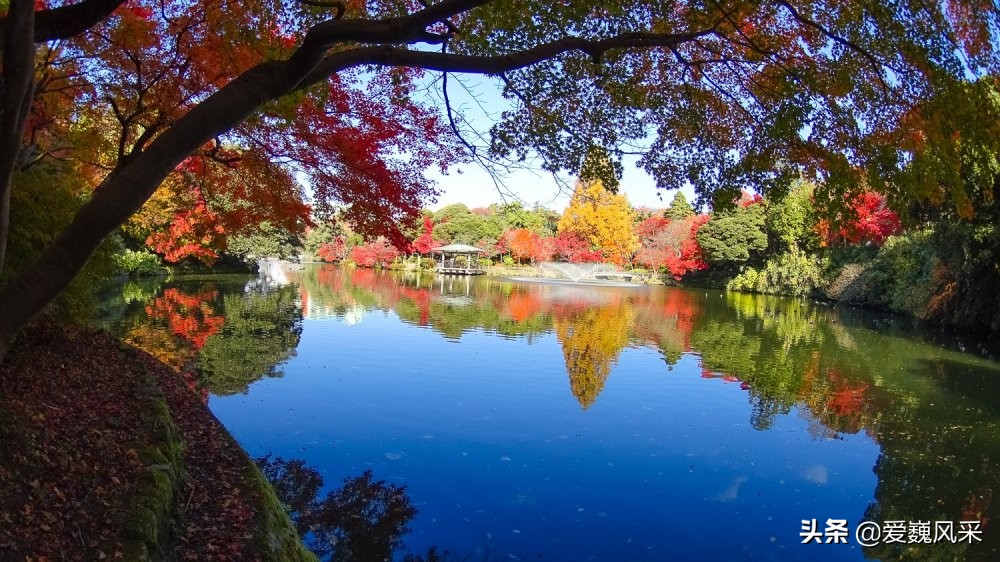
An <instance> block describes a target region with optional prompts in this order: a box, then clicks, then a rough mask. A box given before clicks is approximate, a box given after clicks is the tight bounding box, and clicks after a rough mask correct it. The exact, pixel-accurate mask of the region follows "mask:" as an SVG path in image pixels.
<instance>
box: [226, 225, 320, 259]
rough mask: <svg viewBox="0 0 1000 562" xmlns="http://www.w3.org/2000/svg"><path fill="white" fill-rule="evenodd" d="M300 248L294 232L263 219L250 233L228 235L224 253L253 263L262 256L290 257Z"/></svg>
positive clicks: (300, 244)
mask: <svg viewBox="0 0 1000 562" xmlns="http://www.w3.org/2000/svg"><path fill="white" fill-rule="evenodd" d="M300 249H302V242H300V241H299V237H298V235H297V234H296V233H294V232H291V231H289V230H288V229H287V228H283V227H281V226H277V225H273V224H271V223H270V222H267V221H264V222H262V223H260V225H259V226H258V227H257V228H256V229H255V230H254V231H253V232H252V233H249V234H237V235H235V236H230V237H229V241H228V242H227V248H226V251H225V252H224V255H230V256H234V257H236V258H238V259H240V260H241V261H244V262H246V263H254V262H256V261H257V260H259V259H262V258H280V259H292V258H294V257H296V256H298V254H299V250H300Z"/></svg>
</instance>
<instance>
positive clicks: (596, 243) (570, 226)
mask: <svg viewBox="0 0 1000 562" xmlns="http://www.w3.org/2000/svg"><path fill="white" fill-rule="evenodd" d="M564 230H568V231H570V232H575V233H577V234H579V235H580V236H581V237H583V238H584V239H585V240H587V241H588V242H590V245H591V246H592V247H593V248H596V249H599V250H600V251H601V252H602V253H603V254H604V257H605V259H607V260H608V261H611V262H613V263H617V264H619V265H621V264H624V263H626V262H627V261H629V259H631V257H632V254H634V253H635V251H636V250H638V249H639V239H638V237H636V235H635V233H634V232H633V231H632V205H630V204H629V202H628V198H627V197H625V196H624V195H619V194H616V193H611V192H610V191H608V190H607V189H605V188H604V184H603V183H602V182H601V180H599V179H592V180H589V181H584V180H582V179H581V180H579V181H577V182H576V187H575V188H574V190H573V197H572V198H571V199H570V202H569V206H568V207H566V212H564V213H563V216H562V218H561V219H559V232H562V231H564Z"/></svg>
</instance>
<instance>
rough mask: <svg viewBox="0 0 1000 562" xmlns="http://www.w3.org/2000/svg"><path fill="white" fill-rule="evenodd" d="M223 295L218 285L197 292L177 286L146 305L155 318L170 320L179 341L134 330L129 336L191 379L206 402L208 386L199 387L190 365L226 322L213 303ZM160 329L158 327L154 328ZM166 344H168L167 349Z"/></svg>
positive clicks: (188, 384)
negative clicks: (183, 289) (188, 366)
mask: <svg viewBox="0 0 1000 562" xmlns="http://www.w3.org/2000/svg"><path fill="white" fill-rule="evenodd" d="M218 296H219V292H218V291H216V290H215V289H203V290H199V291H198V292H196V293H194V294H188V293H185V292H183V291H181V290H180V289H177V288H170V289H167V290H165V291H163V295H162V296H160V297H157V298H155V299H153V301H152V302H151V303H149V304H148V305H146V307H145V311H146V316H148V317H149V318H150V319H153V320H160V321H163V322H165V323H166V326H167V329H168V330H169V331H170V333H171V334H173V339H174V341H175V342H177V341H178V340H179V343H180V345H179V346H178V344H177V343H172V344H170V343H168V342H167V341H166V340H169V339H170V338H169V337H167V338H163V337H149V334H142V333H138V332H137V333H133V334H130V337H129V338H128V340H129V341H130V343H133V345H136V347H139V348H140V349H143V350H145V351H147V352H149V353H150V354H152V355H154V356H156V357H158V358H160V359H161V361H162V360H164V359H165V358H168V357H169V358H170V359H171V360H170V361H164V362H165V363H167V364H169V365H171V366H172V367H174V369H176V370H177V371H178V372H180V373H181V376H183V377H184V381H185V382H186V383H187V386H188V388H190V389H191V391H192V392H194V393H195V394H197V395H199V397H200V398H201V400H202V401H203V402H207V401H208V389H207V388H198V379H197V376H196V374H195V373H194V372H193V371H191V370H190V369H186V367H187V365H188V364H189V363H190V362H191V361H192V360H193V359H194V357H195V356H196V355H197V353H198V351H199V350H200V349H201V348H202V347H204V346H205V342H206V341H208V338H210V337H211V336H212V335H214V334H216V333H217V332H218V331H219V330H220V329H221V328H222V325H223V324H224V323H225V318H224V317H223V316H222V315H221V314H217V313H216V312H215V308H214V307H213V306H212V301H214V300H215V299H216V298H217V297H218ZM153 329H154V330H156V328H153ZM164 346H168V347H169V349H166V348H165V347H164Z"/></svg>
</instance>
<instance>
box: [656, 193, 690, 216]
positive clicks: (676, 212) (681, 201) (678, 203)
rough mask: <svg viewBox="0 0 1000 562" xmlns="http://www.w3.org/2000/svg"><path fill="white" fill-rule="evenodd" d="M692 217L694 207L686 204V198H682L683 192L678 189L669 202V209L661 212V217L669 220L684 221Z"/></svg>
mask: <svg viewBox="0 0 1000 562" xmlns="http://www.w3.org/2000/svg"><path fill="white" fill-rule="evenodd" d="M693 215H694V207H692V206H691V204H690V203H688V200H687V197H684V192H683V191H681V190H679V189H678V190H677V193H675V194H674V199H673V201H671V202H670V207H668V208H667V210H666V211H664V212H663V216H664V217H666V218H668V219H670V220H684V219H686V218H688V217H690V216H693Z"/></svg>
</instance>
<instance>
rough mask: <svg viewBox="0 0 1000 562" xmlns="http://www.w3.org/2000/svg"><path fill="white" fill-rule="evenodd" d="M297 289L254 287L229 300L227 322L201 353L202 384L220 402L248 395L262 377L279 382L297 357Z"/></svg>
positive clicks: (228, 296) (225, 310) (225, 305)
mask: <svg viewBox="0 0 1000 562" xmlns="http://www.w3.org/2000/svg"><path fill="white" fill-rule="evenodd" d="M296 296H297V294H296V287H295V286H294V285H289V286H286V287H264V286H258V287H254V288H253V289H251V290H250V291H247V292H245V293H243V294H225V295H224V296H223V307H222V308H223V310H222V314H224V315H225V322H224V323H223V325H222V327H221V328H220V329H219V331H217V332H216V333H214V334H212V335H211V336H209V337H208V339H207V340H205V345H204V347H202V348H201V350H200V351H199V353H198V359H197V361H198V367H199V369H200V371H201V375H202V376H201V378H200V379H199V382H200V383H203V384H205V386H207V387H208V389H209V390H211V391H212V392H214V393H215V394H217V395H220V396H226V395H229V394H237V393H240V392H246V391H247V388H249V387H250V385H251V384H252V383H254V382H256V381H258V380H260V379H262V378H264V377H278V376H281V371H280V370H279V368H278V366H279V365H280V364H281V363H282V362H284V361H285V360H287V359H288V358H289V357H291V356H292V355H293V354H294V353H295V348H296V347H297V346H298V345H299V336H300V335H301V334H302V311H301V309H300V308H299V305H298V304H297V303H296Z"/></svg>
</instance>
